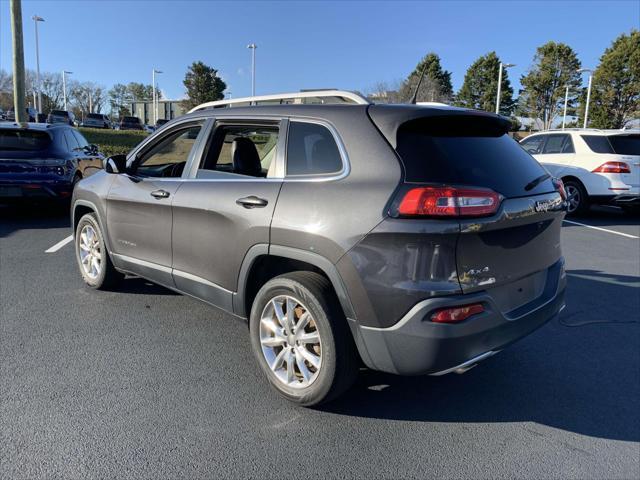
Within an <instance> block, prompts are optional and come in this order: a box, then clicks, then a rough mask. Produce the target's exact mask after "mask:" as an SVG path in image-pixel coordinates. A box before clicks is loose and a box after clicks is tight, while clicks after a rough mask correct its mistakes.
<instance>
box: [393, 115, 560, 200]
mask: <svg viewBox="0 0 640 480" xmlns="http://www.w3.org/2000/svg"><path fill="white" fill-rule="evenodd" d="M397 144H398V146H397V151H398V154H399V155H400V158H401V159H402V163H403V164H404V167H405V180H406V181H407V182H419V183H438V184H448V185H467V186H475V187H485V188H490V189H492V190H494V191H495V192H498V193H501V194H502V195H504V196H505V197H521V196H527V195H535V194H538V193H543V192H547V191H551V190H553V185H552V184H551V182H550V180H543V181H541V180H538V182H535V183H536V185H535V186H532V185H530V183H531V182H533V181H534V180H536V179H540V178H541V177H543V176H544V175H546V174H547V171H546V170H545V169H544V168H542V167H541V166H540V164H539V163H538V162H537V161H536V160H535V159H534V158H533V157H532V156H531V155H529V154H528V153H527V152H526V151H525V150H524V149H523V148H522V147H521V146H520V145H519V144H518V143H517V142H516V141H515V140H513V139H512V138H511V137H509V136H508V135H507V134H506V133H504V132H503V130H501V129H499V128H498V127H497V126H494V125H491V124H485V123H484V122H479V121H478V120H472V121H470V122H468V123H466V124H465V123H461V122H460V119H456V118H452V119H447V118H426V119H419V120H413V121H411V122H407V123H405V124H403V125H402V126H401V127H400V129H399V130H398V142H397ZM525 187H527V188H525Z"/></svg>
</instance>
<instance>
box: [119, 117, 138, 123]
mask: <svg viewBox="0 0 640 480" xmlns="http://www.w3.org/2000/svg"><path fill="white" fill-rule="evenodd" d="M122 121H123V122H126V123H140V119H139V118H138V117H124V118H123V119H122Z"/></svg>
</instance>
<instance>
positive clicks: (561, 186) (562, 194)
mask: <svg viewBox="0 0 640 480" xmlns="http://www.w3.org/2000/svg"><path fill="white" fill-rule="evenodd" d="M553 185H554V187H556V190H557V191H558V193H559V194H560V197H561V198H562V200H566V199H567V191H566V190H565V189H564V183H563V182H562V180H560V179H559V178H554V179H553Z"/></svg>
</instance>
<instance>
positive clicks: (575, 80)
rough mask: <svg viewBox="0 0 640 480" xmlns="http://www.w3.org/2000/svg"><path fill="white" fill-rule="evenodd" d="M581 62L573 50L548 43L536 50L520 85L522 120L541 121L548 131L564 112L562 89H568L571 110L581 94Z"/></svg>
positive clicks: (563, 92)
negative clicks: (523, 118)
mask: <svg viewBox="0 0 640 480" xmlns="http://www.w3.org/2000/svg"><path fill="white" fill-rule="evenodd" d="M579 68H580V60H578V57H577V56H576V53H575V52H574V51H573V49H572V48H571V47H570V46H568V45H566V44H564V43H556V42H547V43H545V44H544V45H542V46H540V47H538V49H537V50H536V54H535V56H534V57H533V65H532V66H531V68H530V70H529V72H528V73H527V74H526V75H523V76H522V77H521V79H520V83H521V84H522V86H523V89H522V90H521V91H520V105H519V110H520V112H521V113H522V114H523V115H524V116H528V117H530V118H533V119H536V118H539V119H541V120H542V122H543V125H544V128H545V129H547V128H550V126H551V124H552V123H553V121H554V119H555V118H556V117H557V116H558V114H560V113H561V112H562V110H563V108H564V96H565V88H566V87H567V86H569V101H568V103H567V104H568V107H569V108H574V107H575V103H576V99H577V97H578V95H579V92H580V84H581V78H580V73H578V69H579Z"/></svg>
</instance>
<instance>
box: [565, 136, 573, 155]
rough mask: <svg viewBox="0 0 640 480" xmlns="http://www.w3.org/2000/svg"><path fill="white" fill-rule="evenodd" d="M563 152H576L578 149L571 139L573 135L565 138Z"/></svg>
mask: <svg viewBox="0 0 640 480" xmlns="http://www.w3.org/2000/svg"><path fill="white" fill-rule="evenodd" d="M562 153H576V150H575V149H574V148H573V140H572V139H571V135H567V138H565V139H564V145H562Z"/></svg>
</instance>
